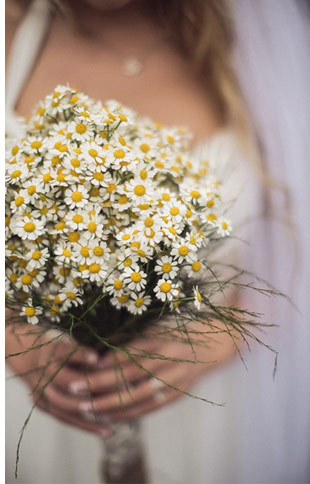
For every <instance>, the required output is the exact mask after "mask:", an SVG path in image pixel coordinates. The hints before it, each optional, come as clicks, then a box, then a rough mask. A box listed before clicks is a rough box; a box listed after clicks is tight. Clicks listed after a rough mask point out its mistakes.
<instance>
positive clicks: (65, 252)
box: [62, 249, 72, 258]
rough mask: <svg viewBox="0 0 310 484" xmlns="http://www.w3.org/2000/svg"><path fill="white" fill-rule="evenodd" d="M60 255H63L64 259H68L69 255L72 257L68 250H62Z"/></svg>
mask: <svg viewBox="0 0 310 484" xmlns="http://www.w3.org/2000/svg"><path fill="white" fill-rule="evenodd" d="M62 254H63V255H64V256H65V257H68V258H70V257H71V255H72V254H71V252H70V250H68V249H64V250H63V252H62Z"/></svg>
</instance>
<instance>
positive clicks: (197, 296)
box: [196, 291, 201, 302]
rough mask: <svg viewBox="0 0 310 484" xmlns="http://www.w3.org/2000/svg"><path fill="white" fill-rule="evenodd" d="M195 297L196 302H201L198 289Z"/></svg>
mask: <svg viewBox="0 0 310 484" xmlns="http://www.w3.org/2000/svg"><path fill="white" fill-rule="evenodd" d="M196 299H197V301H198V302H201V294H200V292H198V291H197V292H196Z"/></svg>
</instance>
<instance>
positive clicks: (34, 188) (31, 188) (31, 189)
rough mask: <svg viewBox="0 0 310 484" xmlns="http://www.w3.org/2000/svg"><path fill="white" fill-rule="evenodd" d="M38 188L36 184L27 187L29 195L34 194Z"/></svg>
mask: <svg viewBox="0 0 310 484" xmlns="http://www.w3.org/2000/svg"><path fill="white" fill-rule="evenodd" d="M36 190H37V187H36V186H35V185H30V186H29V187H28V188H27V192H28V195H30V196H31V195H33V194H34V193H35V192H36Z"/></svg>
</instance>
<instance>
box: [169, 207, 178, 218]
mask: <svg viewBox="0 0 310 484" xmlns="http://www.w3.org/2000/svg"><path fill="white" fill-rule="evenodd" d="M179 213H180V209H179V208H178V207H172V208H170V215H172V216H173V217H175V216H176V215H179Z"/></svg>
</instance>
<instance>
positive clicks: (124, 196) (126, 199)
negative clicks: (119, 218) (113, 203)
mask: <svg viewBox="0 0 310 484" xmlns="http://www.w3.org/2000/svg"><path fill="white" fill-rule="evenodd" d="M128 201H129V200H128V197H127V196H126V195H122V196H121V197H119V200H118V203H120V204H121V205H125V203H127V202H128Z"/></svg>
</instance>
